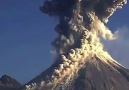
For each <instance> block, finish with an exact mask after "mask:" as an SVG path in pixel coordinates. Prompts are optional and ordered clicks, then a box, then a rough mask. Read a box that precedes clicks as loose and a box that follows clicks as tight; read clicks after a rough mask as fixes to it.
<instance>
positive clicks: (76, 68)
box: [20, 0, 129, 90]
mask: <svg viewBox="0 0 129 90" xmlns="http://www.w3.org/2000/svg"><path fill="white" fill-rule="evenodd" d="M126 3H127V1H126V0H48V1H47V0H46V1H45V2H44V5H43V6H42V7H40V10H41V11H42V12H43V13H46V14H48V15H50V16H57V17H58V18H59V24H58V25H57V26H56V28H55V31H56V32H57V33H58V34H59V36H58V37H57V38H56V39H55V40H54V41H53V42H52V45H53V47H54V48H55V52H56V55H57V57H56V59H55V62H54V64H52V65H51V67H50V68H48V69H47V70H45V71H44V72H43V73H41V74H40V75H39V76H37V77H36V78H35V79H33V80H31V81H30V82H28V83H27V84H25V85H24V86H23V87H22V88H20V90H129V70H128V69H126V68H125V67H124V66H122V65H121V64H119V63H118V62H116V61H115V60H114V59H113V58H112V57H111V56H110V55H109V54H108V52H106V51H105V50H104V46H103V44H102V42H101V38H103V39H107V40H114V39H117V37H116V36H115V34H113V33H112V32H111V30H109V29H108V27H106V23H107V22H108V19H109V17H110V16H112V15H113V13H114V12H115V11H116V10H117V9H120V8H122V7H123V6H124V5H125V4H126Z"/></svg>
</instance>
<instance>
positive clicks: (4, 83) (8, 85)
mask: <svg viewBox="0 0 129 90" xmlns="http://www.w3.org/2000/svg"><path fill="white" fill-rule="evenodd" d="M20 86H21V84H20V83H19V82H18V81H17V80H15V79H14V78H12V77H10V76H9V75H6V74H5V75H3V76H2V77H1V78H0V90H1V89H2V90H11V89H14V88H18V87H20Z"/></svg>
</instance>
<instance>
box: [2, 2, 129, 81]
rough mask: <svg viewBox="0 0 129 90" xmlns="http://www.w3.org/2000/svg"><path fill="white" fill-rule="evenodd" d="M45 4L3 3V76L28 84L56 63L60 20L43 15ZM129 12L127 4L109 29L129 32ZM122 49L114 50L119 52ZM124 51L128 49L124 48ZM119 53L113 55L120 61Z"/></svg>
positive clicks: (110, 49)
mask: <svg viewBox="0 0 129 90" xmlns="http://www.w3.org/2000/svg"><path fill="white" fill-rule="evenodd" d="M43 1H44V0H0V76H2V75H4V74H8V75H10V76H12V77H15V78H16V79H17V80H18V81H20V82H21V83H25V82H27V81H29V80H31V79H32V78H33V77H35V76H37V75H38V74H40V73H41V72H42V71H44V70H45V69H46V68H47V67H49V66H50V65H51V63H52V62H53V60H54V57H53V56H52V54H51V53H50V52H51V49H52V47H51V44H50V43H51V41H52V40H53V39H54V38H55V37H57V34H56V33H55V32H54V30H53V29H54V27H55V25H56V24H57V23H58V19H57V18H51V17H49V16H47V15H45V14H43V13H42V12H40V10H39V7H40V6H42V5H43ZM128 9H129V5H126V6H125V7H124V8H123V10H119V11H117V12H116V13H115V14H114V16H112V17H111V18H110V22H109V23H108V26H109V28H110V29H111V30H114V31H115V30H117V29H118V28H122V29H123V27H125V28H126V31H127V32H128V30H129V29H128V26H129V18H128V17H129V11H128ZM125 28H124V30H125ZM120 30H121V29H120ZM128 34H129V32H128ZM123 36H125V35H123ZM126 38H129V37H126ZM122 39H125V37H124V38H123V37H122ZM126 40H129V39H126ZM122 42H123V41H122ZM128 42H129V41H128ZM119 43H120V42H119ZM115 44H116V43H115ZM115 44H113V45H115ZM126 46H129V44H127V45H126ZM126 46H125V47H126ZM106 47H107V49H109V52H111V53H112V52H113V51H112V50H113V49H112V48H114V47H112V46H111V44H110V42H109V43H108V44H107V46H106ZM118 48H119V47H118ZM118 48H116V49H114V50H115V51H116V52H118V51H117V50H119V49H118ZM128 49H129V47H128ZM122 50H127V49H123V48H122ZM116 52H115V54H114V52H113V53H112V55H113V54H114V57H115V58H116V59H117V58H119V57H117V56H118V54H117V53H116ZM128 54H129V52H128ZM115 55H116V56H115ZM121 59H123V58H121ZM119 62H121V63H123V62H122V61H119ZM126 64H127V61H126V60H125V61H124V63H123V65H125V66H126V67H129V66H127V65H126ZM128 64H129V63H128Z"/></svg>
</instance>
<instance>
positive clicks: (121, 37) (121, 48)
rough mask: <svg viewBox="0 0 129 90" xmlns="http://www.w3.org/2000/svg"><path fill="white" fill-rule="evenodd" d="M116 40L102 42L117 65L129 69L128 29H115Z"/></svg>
mask: <svg viewBox="0 0 129 90" xmlns="http://www.w3.org/2000/svg"><path fill="white" fill-rule="evenodd" d="M117 31H118V33H117V39H116V40H113V41H102V42H103V43H104V46H105V48H106V50H107V51H108V52H109V53H110V54H111V56H112V57H113V58H114V59H115V60H117V61H118V62H119V63H121V64H122V65H124V66H125V67H127V68H129V28H127V27H122V28H118V29H117Z"/></svg>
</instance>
